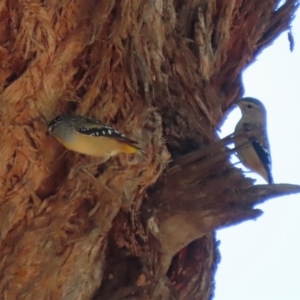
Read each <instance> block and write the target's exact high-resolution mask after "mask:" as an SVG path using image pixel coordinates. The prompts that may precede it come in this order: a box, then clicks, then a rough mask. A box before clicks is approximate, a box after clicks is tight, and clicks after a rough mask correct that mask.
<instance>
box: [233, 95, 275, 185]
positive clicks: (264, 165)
mask: <svg viewBox="0 0 300 300" xmlns="http://www.w3.org/2000/svg"><path fill="white" fill-rule="evenodd" d="M236 104H237V105H238V106H239V108H240V109H241V112H242V118H241V119H240V121H239V122H238V123H237V125H236V127H235V131H234V136H235V137H236V138H235V147H236V152H237V156H238V158H239V159H240V161H241V162H242V164H243V165H245V166H246V167H247V168H249V169H250V170H251V171H253V172H256V173H258V174H259V175H261V176H262V177H263V178H264V179H265V180H266V181H267V182H268V183H274V182H273V177H272V173H271V155H270V147H269V141H268V136H267V128H266V125H267V124H266V123H267V113H266V109H265V107H264V105H263V104H262V103H261V102H260V101H259V100H257V99H255V98H250V97H246V98H242V99H240V100H238V101H236Z"/></svg>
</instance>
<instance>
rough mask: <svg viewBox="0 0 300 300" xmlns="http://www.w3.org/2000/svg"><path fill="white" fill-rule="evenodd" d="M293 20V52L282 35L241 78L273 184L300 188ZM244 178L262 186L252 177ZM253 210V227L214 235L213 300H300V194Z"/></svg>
mask: <svg viewBox="0 0 300 300" xmlns="http://www.w3.org/2000/svg"><path fill="white" fill-rule="evenodd" d="M297 15H298V16H297V18H296V19H295V20H294V22H293V35H294V39H295V49H294V52H292V53H291V52H290V50H289V42H288V38H287V32H285V33H283V34H282V35H281V36H280V37H279V38H278V39H277V40H276V41H275V42H274V43H273V45H271V46H270V47H268V48H267V49H265V50H264V51H263V53H262V54H261V55H260V56H259V57H258V58H257V60H256V61H255V62H254V63H253V64H252V65H251V66H250V67H249V68H248V69H247V70H245V72H244V74H243V81H244V87H245V95H244V96H251V97H254V98H258V99H260V100H261V101H262V102H263V103H264V105H265V106H266V108H267V112H268V132H269V142H270V147H271V154H272V163H273V177H274V181H275V183H293V184H300V174H299V172H300V132H299V131H300V96H299V95H300V11H299V12H298V14H297ZM239 118H240V112H239V109H238V108H237V109H235V110H234V111H233V112H232V114H230V116H229V117H228V118H227V120H226V122H225V124H224V127H223V129H222V133H221V135H220V136H222V137H223V136H226V135H228V134H230V133H231V132H232V131H233V130H234V127H235V125H236V123H237V121H238V120H239ZM239 166H240V165H239ZM246 176H249V177H252V178H258V180H257V182H256V183H259V184H264V183H265V182H264V180H263V179H261V178H260V177H259V176H258V175H255V174H253V173H246ZM257 208H260V209H262V210H263V211H264V214H263V215H262V216H261V217H260V218H258V219H257V220H256V221H247V222H244V223H242V224H239V225H237V226H233V227H229V228H226V229H222V230H219V231H218V234H217V238H218V239H219V240H220V241H221V246H220V248H219V249H220V252H221V256H222V259H221V263H220V264H219V267H218V270H217V274H216V279H215V280H216V291H215V297H214V300H300V241H299V237H300V194H296V195H291V196H286V197H281V198H275V199H272V200H269V201H267V202H266V203H264V204H262V205H259V206H257Z"/></svg>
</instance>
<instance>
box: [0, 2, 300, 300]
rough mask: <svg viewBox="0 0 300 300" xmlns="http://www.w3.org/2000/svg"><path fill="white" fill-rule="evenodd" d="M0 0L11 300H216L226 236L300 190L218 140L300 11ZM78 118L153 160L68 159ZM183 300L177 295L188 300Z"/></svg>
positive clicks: (251, 5)
mask: <svg viewBox="0 0 300 300" xmlns="http://www.w3.org/2000/svg"><path fill="white" fill-rule="evenodd" d="M276 5H277V1H275V0H265V1H261V0H251V1H242V0H235V1H219V0H210V1H202V0H194V1H191V0H185V1H171V0H163V1H138V0H132V1H104V0H103V1H92V0H89V1H86V0H71V1H53V0H52V1H50V0H45V1H38V0H36V1H33V0H30V1H25V0H19V1H17V0H13V1H11V0H6V1H5V0H3V1H2V2H1V3H0V16H1V18H0V53H1V55H0V62H1V68H0V84H1V85H0V87H1V107H0V110H1V140H0V153H1V163H0V176H1V183H0V184H1V189H0V196H1V197H0V203H1V210H0V220H1V221H0V223H1V227H0V228H1V231H0V232H1V244H0V258H1V260H0V261H1V265H0V268H1V274H2V276H1V280H0V295H2V296H1V297H2V299H93V298H94V299H125V298H126V299H174V298H175V299H209V298H211V297H212V294H213V289H214V283H213V277H214V272H215V269H216V266H217V263H218V250H217V244H216V241H215V238H214V230H215V229H216V228H219V227H221V226H227V225H231V224H234V223H237V222H241V221H244V220H247V219H251V218H255V217H258V216H259V215H260V214H261V212H260V211H259V210H256V209H253V206H254V205H255V204H257V203H258V202H260V201H263V200H265V199H268V198H270V197H274V196H278V195H283V194H285V193H292V192H299V187H298V186H289V185H274V186H255V187H252V184H253V183H252V181H251V180H250V179H245V178H244V177H243V175H242V174H241V172H240V170H238V169H236V168H234V167H233V166H231V165H230V164H229V162H228V156H229V151H228V150H226V149H225V148H224V143H223V142H218V138H217V136H216V130H217V128H218V127H219V126H220V122H221V120H222V118H223V116H224V114H225V113H226V112H227V110H228V109H229V108H230V105H231V103H232V101H233V100H234V99H236V98H237V97H239V96H241V95H242V83H241V80H240V77H241V76H240V75H241V72H242V70H243V69H244V68H245V67H246V66H247V65H248V64H249V63H251V62H252V61H253V59H254V57H255V56H256V55H257V54H258V53H259V52H260V51H262V49H263V48H264V47H266V46H267V45H269V44H270V43H271V42H272V41H273V40H274V39H275V38H276V36H277V35H278V34H280V33H281V32H283V31H285V30H287V29H288V28H289V26H290V24H291V20H292V17H293V14H294V12H295V10H296V8H297V5H298V2H297V1H296V0H287V1H286V2H285V4H284V5H283V6H281V7H280V8H278V9H276ZM65 112H73V113H77V114H81V115H90V116H94V117H97V118H99V119H101V120H102V121H104V122H106V123H108V124H110V125H112V126H113V127H115V128H117V129H119V130H120V131H121V132H123V133H125V134H126V135H127V136H129V137H131V138H133V139H135V140H137V141H139V143H140V144H141V145H142V147H143V149H144V150H145V151H146V153H147V155H146V157H143V156H125V155H123V156H119V157H116V158H113V159H111V160H109V161H108V162H107V163H105V164H104V165H100V166H97V165H95V166H92V167H89V168H88V169H86V170H84V171H79V170H75V169H74V167H75V166H76V165H78V164H82V163H89V162H94V161H96V160H95V159H94V158H91V157H86V156H82V155H79V154H76V153H73V152H68V151H66V150H65V149H64V148H63V147H62V146H61V145H60V144H59V143H58V142H57V141H55V140H54V139H53V138H51V137H49V136H46V123H47V122H48V121H49V120H50V119H52V118H53V117H54V116H56V115H57V114H60V113H65ZM172 297H173V298H172Z"/></svg>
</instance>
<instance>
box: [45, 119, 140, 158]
mask: <svg viewBox="0 0 300 300" xmlns="http://www.w3.org/2000/svg"><path fill="white" fill-rule="evenodd" d="M48 133H49V134H50V135H52V136H54V137H55V138H56V139H57V140H58V141H60V142H61V143H62V144H63V145H64V146H65V147H66V148H67V149H69V150H73V151H75V152H78V153H82V154H86V155H91V156H97V157H102V158H104V159H109V158H110V157H111V156H114V155H117V154H119V153H138V152H142V153H144V151H142V149H141V148H140V147H139V145H138V143H137V142H135V141H133V140H131V139H129V138H127V137H125V136H124V135H123V134H121V133H120V132H119V131H117V130H115V129H113V128H112V127H110V126H108V125H105V124H103V123H102V122H101V121H99V120H97V119H94V118H90V117H83V116H78V115H60V116H58V117H56V118H55V119H53V120H52V121H51V122H50V123H49V125H48Z"/></svg>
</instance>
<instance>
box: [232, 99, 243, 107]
mask: <svg viewBox="0 0 300 300" xmlns="http://www.w3.org/2000/svg"><path fill="white" fill-rule="evenodd" d="M240 101H241V100H240V99H238V100H234V101H233V104H235V105H237V106H240Z"/></svg>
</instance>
